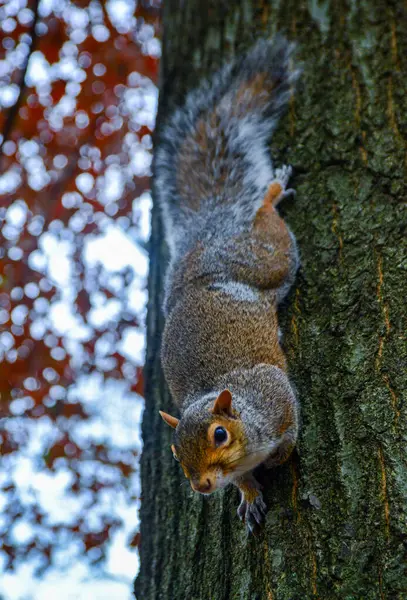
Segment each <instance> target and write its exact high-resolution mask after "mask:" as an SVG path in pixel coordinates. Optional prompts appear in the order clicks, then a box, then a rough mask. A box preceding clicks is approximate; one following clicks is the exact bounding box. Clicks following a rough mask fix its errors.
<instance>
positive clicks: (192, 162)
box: [155, 36, 298, 258]
mask: <svg viewBox="0 0 407 600" xmlns="http://www.w3.org/2000/svg"><path fill="white" fill-rule="evenodd" d="M293 49H294V45H293V44H290V43H288V42H287V41H286V40H285V39H284V38H282V37H281V36H278V37H276V38H275V39H274V40H263V39H262V40H260V41H258V42H257V43H256V44H255V45H254V46H253V47H252V48H251V49H250V50H249V51H248V52H247V54H246V55H244V56H240V57H238V58H236V59H235V60H234V61H233V62H231V63H229V64H227V65H225V66H224V67H223V68H222V69H221V70H220V71H218V72H217V73H215V74H214V75H213V76H212V77H211V78H210V79H208V80H207V81H204V82H203V83H202V84H201V85H200V86H199V87H198V88H197V89H196V90H194V91H193V92H190V93H189V94H188V96H187V98H186V101H185V104H184V106H183V107H182V108H179V109H177V110H176V111H175V113H174V114H173V115H172V117H171V118H170V120H169V122H168V123H167V124H166V126H165V127H164V128H163V130H162V131H161V133H160V135H159V138H158V146H157V151H156V159H155V160H156V162H155V174H156V179H155V189H156V194H157V196H158V200H159V202H160V204H161V207H162V209H163V218H164V224H165V228H166V231H167V240H168V243H169V245H170V248H171V250H172V255H173V258H174V257H175V255H177V256H179V255H180V254H184V253H185V252H187V251H188V249H190V248H191V246H192V245H193V244H194V243H196V241H197V240H201V241H203V240H205V239H208V240H210V239H212V238H213V236H214V235H219V234H221V233H223V234H225V232H228V233H229V234H231V235H232V234H233V233H235V232H239V231H242V230H243V229H244V228H247V226H248V224H249V223H250V220H251V219H253V218H254V215H255V214H256V211H257V209H258V208H259V206H260V204H261V202H262V198H263V197H264V194H265V191H266V189H267V187H268V185H269V184H270V181H271V180H272V179H273V176H274V173H273V167H272V162H271V159H270V154H269V151H268V148H267V143H268V141H269V138H270V136H271V133H272V131H273V129H274V128H275V126H276V124H277V121H278V118H279V116H280V114H281V112H282V111H283V110H284V108H285V107H286V105H287V102H288V100H289V96H290V94H291V92H292V88H293V84H294V82H295V80H296V79H297V77H298V71H296V70H293V68H292V65H291V64H290V62H291V60H290V58H291V56H292V53H293ZM232 230H233V231H232Z"/></svg>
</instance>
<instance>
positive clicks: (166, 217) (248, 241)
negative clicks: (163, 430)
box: [155, 36, 299, 532]
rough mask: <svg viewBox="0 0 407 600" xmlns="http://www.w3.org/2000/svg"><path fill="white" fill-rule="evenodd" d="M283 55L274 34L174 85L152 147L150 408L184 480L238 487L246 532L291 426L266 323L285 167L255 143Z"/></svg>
mask: <svg viewBox="0 0 407 600" xmlns="http://www.w3.org/2000/svg"><path fill="white" fill-rule="evenodd" d="M292 53H293V45H292V44H290V43H288V42H287V41H286V40H285V39H284V38H282V37H280V36H279V37H276V38H275V39H274V40H264V39H262V40H260V41H258V42H257V43H256V44H255V45H254V46H253V47H252V48H251V49H250V50H249V51H248V52H247V53H246V54H245V55H244V56H240V57H238V58H236V59H235V60H234V61H233V62H230V63H229V64H226V65H225V66H224V67H223V68H222V69H221V70H219V71H218V72H217V73H215V74H214V75H213V76H212V77H211V78H210V79H208V80H207V81H204V82H203V83H202V84H201V85H200V86H199V87H198V88H197V89H196V90H194V91H193V92H190V93H189V94H188V95H187V97H186V100H185V104H184V106H182V107H181V108H179V109H177V110H176V111H175V112H174V113H173V114H172V116H171V117H170V118H169V120H168V121H167V122H166V123H165V125H164V127H163V128H162V130H161V132H160V133H159V137H158V145H157V151H156V165H155V172H156V179H155V189H156V194H157V198H158V202H159V205H160V207H161V210H162V217H163V222H164V227H165V233H166V241H167V243H168V246H169V249H170V264H169V266H168V270H167V275H166V285H165V300H164V312H165V316H166V323H165V328H164V333H163V341H162V350H161V358H162V365H163V369H164V374H165V377H166V380H167V383H168V386H169V388H170V392H171V394H172V398H173V399H174V402H175V404H176V405H177V407H178V409H179V413H180V418H177V417H174V416H171V415H169V414H167V413H164V412H162V411H160V414H161V416H162V417H163V419H164V421H165V422H166V423H167V424H168V425H170V426H171V427H173V428H174V429H175V439H174V444H173V445H172V446H171V449H172V452H173V455H174V458H176V459H177V460H178V461H179V462H180V463H181V466H182V469H183V471H184V473H185V476H186V477H187V478H188V479H189V480H190V484H191V486H192V488H193V489H194V490H195V491H198V492H200V493H202V494H210V493H212V492H213V491H215V490H217V489H222V488H224V487H225V486H226V485H228V484H229V483H232V484H234V485H235V486H237V487H238V488H239V489H240V492H241V502H240V505H239V508H238V515H239V517H240V518H241V519H242V520H244V521H245V522H246V525H247V527H248V529H249V530H250V531H252V532H255V531H256V530H257V529H258V526H260V525H261V524H262V523H263V521H264V519H265V515H266V505H265V503H264V500H263V496H262V493H261V489H260V485H259V484H258V482H257V481H256V479H255V477H254V476H253V474H252V471H253V469H255V468H256V467H257V466H258V465H260V464H264V465H265V466H266V467H273V466H275V465H278V464H281V463H282V462H284V461H285V460H286V459H287V458H288V457H289V455H290V454H291V452H292V450H293V448H294V446H295V443H296V440H297V435H298V412H299V410H298V403H297V400H296V397H295V394H294V391H293V389H292V386H291V384H290V382H289V379H288V377H287V373H286V371H287V364H286V359H285V356H284V353H283V351H282V349H281V347H280V342H279V327H278V321H277V307H278V304H279V302H281V300H282V299H283V298H284V297H285V296H286V294H287V292H288V290H289V289H290V287H291V285H292V283H293V281H294V279H295V274H296V271H297V268H298V252H297V247H296V242H295V238H294V235H293V234H292V232H291V231H290V230H289V229H288V227H287V225H286V224H285V222H284V221H283V219H282V218H281V217H280V216H279V214H278V212H277V210H276V206H277V204H278V202H279V201H280V200H281V199H282V198H284V197H285V196H286V195H288V194H289V193H291V192H292V191H293V190H289V189H287V184H288V180H289V177H290V175H291V167H288V166H283V167H282V168H280V169H276V170H274V168H273V165H272V161H271V158H270V153H269V149H268V142H269V140H270V137H271V134H272V132H273V130H274V129H275V127H276V125H277V122H278V118H279V116H280V115H281V113H282V112H283V111H284V109H285V108H286V106H287V103H288V100H289V97H290V93H291V89H292V87H293V85H294V83H295V81H296V79H297V77H298V71H293V70H290V65H289V63H290V57H291V56H292Z"/></svg>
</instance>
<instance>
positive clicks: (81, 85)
mask: <svg viewBox="0 0 407 600" xmlns="http://www.w3.org/2000/svg"><path fill="white" fill-rule="evenodd" d="M159 4H160V2H159V0H145V1H140V0H139V1H136V0H107V1H106V2H102V1H98V0H92V1H90V2H89V1H88V0H75V1H69V0H34V1H33V0H0V48H1V50H0V110H1V116H0V150H1V151H0V238H1V239H0V444H1V458H0V460H1V465H0V537H1V544H0V573H1V576H0V598H1V599H2V600H31V599H32V600H48V599H49V600H51V599H52V600H55V598H58V600H68V599H80V600H82V599H85V598H86V599H90V598H91V599H92V600H102V599H109V600H111V599H114V600H128V599H129V598H131V589H132V581H133V579H134V577H135V575H136V573H137V569H138V554H137V545H138V541H139V535H138V504H139V500H140V484H139V477H138V457H139V454H140V451H141V439H140V419H141V415H142V410H143V399H142V397H141V393H142V387H143V386H142V380H141V367H142V365H143V355H144V337H145V332H144V312H145V305H146V276H147V269H148V261H147V253H146V242H147V239H148V236H149V220H150V217H149V211H150V205H151V197H150V193H149V175H150V163H151V147H152V142H151V133H152V130H153V128H154V120H155V113H156V106H157V87H156V86H157V72H158V61H159V56H160V42H159V37H160V22H159V8H160V6H159Z"/></svg>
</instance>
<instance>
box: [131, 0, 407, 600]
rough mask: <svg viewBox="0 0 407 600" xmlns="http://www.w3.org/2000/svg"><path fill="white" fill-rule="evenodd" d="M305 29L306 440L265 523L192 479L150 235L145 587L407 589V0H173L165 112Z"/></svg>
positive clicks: (296, 355)
mask: <svg viewBox="0 0 407 600" xmlns="http://www.w3.org/2000/svg"><path fill="white" fill-rule="evenodd" d="M276 31H283V32H284V33H285V34H286V35H287V37H289V38H290V39H293V40H295V41H296V42H297V44H298V59H299V60H300V61H301V62H302V64H303V76H302V83H301V85H300V88H299V90H298V91H297V92H296V93H295V96H294V98H293V101H292V103H291V105H290V109H289V112H288V114H287V116H286V117H285V118H284V119H283V120H282V122H281V126H280V127H279V129H278V132H277V133H276V135H275V137H274V139H273V141H272V144H271V151H272V154H273V156H274V157H275V159H276V161H277V162H288V163H290V164H292V165H293V167H294V170H295V177H294V180H293V186H294V187H296V189H297V197H296V198H295V200H288V201H286V204H285V205H284V206H283V212H284V215H285V217H286V219H287V221H288V223H289V224H290V226H291V228H292V229H293V231H294V232H295V234H296V236H297V240H298V244H299V248H300V251H301V259H302V266H301V270H300V273H299V276H298V279H297V285H296V289H294V290H293V291H292V293H291V295H290V298H289V299H288V301H287V302H286V303H285V305H284V307H282V310H281V311H280V320H281V324H282V329H283V331H284V334H285V342H284V344H285V347H286V351H287V355H288V357H289V363H290V373H291V377H292V380H293V381H294V383H295V385H296V387H297V390H298V397H299V399H300V403H301V407H302V430H301V436H300V440H299V444H298V453H297V454H296V455H295V456H294V457H293V459H292V460H291V461H289V463H288V464H286V465H284V466H283V467H280V468H278V469H276V470H275V471H274V472H271V473H270V476H269V483H268V485H267V492H266V497H267V502H268V505H269V506H270V512H269V515H268V518H267V524H266V527H265V529H264V532H263V533H262V534H261V536H260V537H258V538H256V539H255V538H248V537H247V536H246V533H245V531H244V528H243V527H242V525H241V524H240V522H239V521H238V519H237V517H236V515H235V509H236V506H237V492H236V491H235V490H234V489H231V490H227V491H226V492H225V493H219V494H217V495H214V496H212V497H209V498H203V497H200V496H198V495H196V494H192V492H191V491H190V490H189V488H188V486H187V485H181V484H182V483H183V481H184V480H183V476H182V474H181V472H180V469H179V466H178V465H177V464H176V463H175V461H173V459H172V456H171V452H170V450H169V444H170V440H171V432H170V431H169V430H168V428H166V427H165V425H164V423H163V422H162V421H161V420H160V417H159V415H158V409H159V408H160V409H164V410H169V412H171V411H172V410H173V406H172V404H171V399H170V397H169V394H168V391H167V388H166V386H165V383H164V379H163V375H162V372H161V369H160V360H159V346H160V337H161V333H162V328H163V319H162V316H161V313H160V305H161V301H162V283H163V273H164V270H165V260H166V254H165V248H164V246H163V243H162V239H163V236H162V228H161V223H160V217H159V214H158V211H157V209H156V207H155V208H154V210H153V219H152V224H153V228H152V241H151V272H150V299H149V310H148V350H147V365H146V411H145V416H144V423H143V436H144V444H145V445H144V452H143V458H142V486H143V501H142V508H141V535H142V543H141V551H140V552H141V570H140V574H139V576H138V579H137V581H136V585H135V589H136V594H137V598H138V600H153V599H157V598H162V599H165V600H167V599H168V600H172V599H175V598H177V599H183V598H190V599H191V600H193V599H195V600H198V599H199V600H201V599H202V600H203V599H204V600H207V599H208V600H209V599H211V600H212V599H214V600H221V599H222V600H223V599H225V600H226V599H230V600H232V599H233V600H234V599H239V598H241V599H250V600H254V599H258V600H263V599H264V600H271V599H273V600H308V599H310V600H311V599H316V598H319V599H321V600H331V599H332V600H362V599H363V600H376V599H377V600H384V599H386V600H387V599H389V600H393V599H394V600H404V599H405V598H407V572H406V564H407V563H406V544H407V451H406V448H407V445H406V441H407V440H406V437H407V409H406V396H407V389H406V387H407V386H406V372H407V345H406V339H405V335H404V334H405V330H406V297H407V252H406V246H407V243H406V240H407V231H406V230H407V217H406V204H405V199H406V185H405V180H406V171H407V158H406V149H407V120H406V119H405V115H406V114H407V93H406V92H407V84H406V81H407V35H406V31H407V6H406V5H405V4H404V5H403V3H402V2H397V1H394V2H386V1H384V0H365V1H358V2H344V1H342V0H338V1H334V0H331V1H324V2H318V1H317V0H316V1H314V0H312V1H311V0H310V1H309V2H305V1H304V0H301V1H300V2H298V1H296V0H288V1H286V2H278V1H272V0H270V1H262V2H261V1H257V2H256V1H254V0H252V1H250V0H238V1H234V2H231V1H230V2H226V1H225V2H223V1H219V0H216V1H215V0H211V1H210V2H207V1H205V0H188V1H186V2H183V3H179V2H176V1H175V0H167V2H166V3H165V8H164V32H165V39H164V48H163V79H164V85H163V87H162V98H161V104H160V111H159V121H160V119H161V118H163V115H165V113H166V111H167V110H169V106H170V105H171V104H177V103H179V102H180V101H182V98H183V97H184V95H185V92H186V91H187V90H188V89H190V88H191V87H192V86H193V85H195V84H196V82H197V81H198V80H199V78H200V77H201V76H203V75H206V74H207V73H209V72H210V71H211V70H212V69H214V68H215V67H216V66H218V65H219V64H221V63H222V62H223V60H225V59H227V58H228V57H230V56H232V55H233V54H235V53H236V52H239V51H244V49H245V48H247V47H248V46H249V45H250V44H251V43H252V42H253V41H254V40H255V39H256V38H257V37H259V36H260V35H266V36H271V35H272V34H273V33H275V32H276Z"/></svg>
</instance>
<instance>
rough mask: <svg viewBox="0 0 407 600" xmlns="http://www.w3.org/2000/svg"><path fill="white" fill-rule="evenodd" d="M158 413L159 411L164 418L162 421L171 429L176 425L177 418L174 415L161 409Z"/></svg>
mask: <svg viewBox="0 0 407 600" xmlns="http://www.w3.org/2000/svg"><path fill="white" fill-rule="evenodd" d="M159 413H160V415H161V417H162V418H163V419H164V421H165V422H166V423H167V425H169V426H170V427H172V428H173V429H175V428H176V426H177V425H178V423H179V419H177V418H176V417H172V416H171V415H169V414H168V413H165V412H163V411H162V410H160V411H159Z"/></svg>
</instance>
